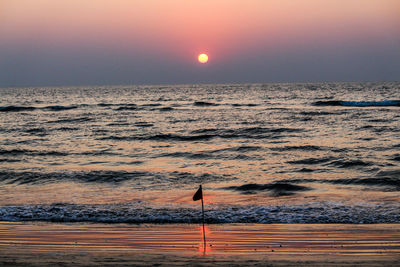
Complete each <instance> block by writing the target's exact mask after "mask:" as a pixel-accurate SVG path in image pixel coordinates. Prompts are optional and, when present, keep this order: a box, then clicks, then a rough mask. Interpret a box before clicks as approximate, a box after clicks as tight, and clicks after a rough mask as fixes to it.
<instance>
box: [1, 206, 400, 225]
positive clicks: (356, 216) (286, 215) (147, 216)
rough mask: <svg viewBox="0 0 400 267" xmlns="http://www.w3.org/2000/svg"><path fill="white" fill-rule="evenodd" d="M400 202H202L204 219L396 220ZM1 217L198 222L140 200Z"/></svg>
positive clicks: (187, 212)
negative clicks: (351, 204)
mask: <svg viewBox="0 0 400 267" xmlns="http://www.w3.org/2000/svg"><path fill="white" fill-rule="evenodd" d="M399 210H400V209H399V206H396V205H394V206H393V205H389V204H382V205H371V204H363V203H360V204H357V205H353V206H348V205H343V204H340V203H336V202H325V203H317V202H316V203H307V204H300V205H272V206H253V205H247V206H237V205H233V206H206V209H205V221H206V223H209V224H210V223H212V224H219V223H263V224H270V223H311V224H312V223H349V224H372V223H399V222H400V212H399ZM0 220H1V221H50V222H93V223H200V222H201V211H199V209H193V208H174V207H171V206H165V207H158V208H155V207H148V206H146V205H144V204H143V203H127V204H108V205H79V204H69V203H54V204H50V205H21V206H3V207H0Z"/></svg>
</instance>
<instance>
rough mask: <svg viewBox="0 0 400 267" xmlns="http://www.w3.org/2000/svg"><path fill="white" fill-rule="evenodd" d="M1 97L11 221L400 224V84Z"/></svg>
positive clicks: (0, 149)
mask: <svg viewBox="0 0 400 267" xmlns="http://www.w3.org/2000/svg"><path fill="white" fill-rule="evenodd" d="M0 96H1V98H0V121H1V124H0V194H1V197H0V220H11V221H19V220H47V221H78V222H79V221H92V222H135V223H140V222H158V223H167V222H198V221H199V219H200V216H199V205H198V204H199V203H198V202H193V201H192V200H191V197H192V195H193V193H194V192H195V191H196V190H197V187H198V185H199V184H203V188H204V194H205V204H206V210H207V211H206V218H207V221H208V222H210V223H223V222H259V223H273V222H275V223H276V222H278V223H279V222H282V223H285V222H291V223H293V222H294V223H315V222H320V223H331V222H332V223H333V222H335V223H381V222H382V223H385V222H386V223H392V222H396V223H399V222H400V211H399V208H400V205H399V200H400V167H399V166H400V83H395V82H393V83H311V84H284V83H280V84H221V85H178V86H175V85H168V86H101V87H57V88H3V89H0Z"/></svg>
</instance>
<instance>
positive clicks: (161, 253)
mask: <svg viewBox="0 0 400 267" xmlns="http://www.w3.org/2000/svg"><path fill="white" fill-rule="evenodd" d="M206 235H207V246H206V249H204V246H203V244H202V232H201V228H200V227H199V226H198V225H154V224H152V225H128V224H54V223H42V222H34V223H15V222H0V265H3V266H4V265H10V266H11V265H12V266H14V265H24V266H27V265H28V266H57V265H58V266H59V265H64V266H65V265H67V266H77V265H80V266H95V265H96V266H97V265H102V266H104V265H118V266H122V265H139V266H141V265H143V266H148V265H154V266H160V265H161V266H168V265H181V266H187V265H192V266H193V265H196V266H218V265H220V266H228V265H229V266H243V265H246V266H259V265H262V266H309V265H314V266H320V265H324V266H398V265H399V264H400V224H379V225H343V224H335V225H333V224H328V225H327V224H314V225H304V224H272V225H271V224H269V225H268V224H267V225H260V224H227V225H210V226H208V227H207V228H206Z"/></svg>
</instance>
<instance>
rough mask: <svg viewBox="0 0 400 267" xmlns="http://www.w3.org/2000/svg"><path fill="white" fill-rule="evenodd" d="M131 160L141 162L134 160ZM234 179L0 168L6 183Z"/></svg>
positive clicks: (165, 185)
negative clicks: (2, 169) (8, 169)
mask: <svg viewBox="0 0 400 267" xmlns="http://www.w3.org/2000/svg"><path fill="white" fill-rule="evenodd" d="M130 164H140V163H139V162H134V163H132V162H131V163H130ZM234 179H236V177H234V176H232V175H228V174H224V175H213V174H209V173H201V174H194V173H190V172H177V171H173V172H165V173H161V172H147V171H130V172H127V171H87V172H84V171H76V172H14V171H0V182H3V183H6V184H16V185H20V184H35V185H40V184H49V183H62V182H69V181H73V182H80V183H107V184H115V185H118V184H122V183H125V182H129V183H130V184H131V185H132V187H133V188H134V189H138V190H142V189H160V190H168V189H170V188H171V187H172V186H176V185H177V184H179V185H193V184H204V183H211V182H213V183H219V182H226V181H231V180H234Z"/></svg>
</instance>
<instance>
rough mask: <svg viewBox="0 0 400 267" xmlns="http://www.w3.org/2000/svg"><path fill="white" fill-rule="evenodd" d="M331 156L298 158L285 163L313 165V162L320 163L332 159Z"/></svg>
mask: <svg viewBox="0 0 400 267" xmlns="http://www.w3.org/2000/svg"><path fill="white" fill-rule="evenodd" d="M334 159H335V158H333V157H321V158H306V159H299V160H291V161H288V162H287V163H289V164H305V165H314V164H321V163H325V162H329V161H332V160H334Z"/></svg>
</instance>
